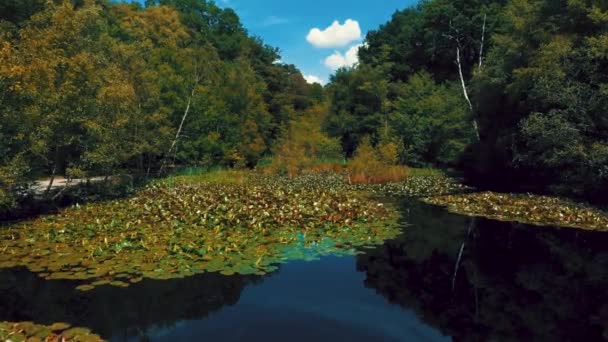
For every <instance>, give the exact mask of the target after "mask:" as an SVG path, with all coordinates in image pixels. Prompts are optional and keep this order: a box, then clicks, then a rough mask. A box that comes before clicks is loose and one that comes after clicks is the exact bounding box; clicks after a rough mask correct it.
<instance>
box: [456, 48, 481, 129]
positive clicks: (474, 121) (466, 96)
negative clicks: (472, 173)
mask: <svg viewBox="0 0 608 342" xmlns="http://www.w3.org/2000/svg"><path fill="white" fill-rule="evenodd" d="M456 64H457V65H458V74H459V75H460V83H461V85H462V92H463V94H464V98H465V100H467V104H468V105H469V110H470V111H471V115H472V116H473V128H474V129H475V136H476V137H477V141H481V138H480V137H479V125H478V124H477V119H476V118H475V113H474V111H473V104H472V103H471V100H470V99H469V92H468V91H467V85H466V83H465V81H464V75H463V73H462V64H461V63H460V47H457V48H456Z"/></svg>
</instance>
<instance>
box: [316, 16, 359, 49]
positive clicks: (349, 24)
mask: <svg viewBox="0 0 608 342" xmlns="http://www.w3.org/2000/svg"><path fill="white" fill-rule="evenodd" d="M359 39H361V28H360V27H359V22H358V21H356V20H352V19H347V20H346V21H345V22H344V24H340V22H339V21H337V20H336V21H334V22H333V23H332V24H331V25H330V26H329V27H327V28H326V29H325V30H323V31H321V30H320V29H319V28H316V27H315V28H313V29H312V30H310V32H309V33H308V36H306V40H307V41H308V42H309V43H311V44H312V45H314V46H315V47H318V48H337V47H344V46H346V45H348V44H350V43H351V42H353V41H355V40H359Z"/></svg>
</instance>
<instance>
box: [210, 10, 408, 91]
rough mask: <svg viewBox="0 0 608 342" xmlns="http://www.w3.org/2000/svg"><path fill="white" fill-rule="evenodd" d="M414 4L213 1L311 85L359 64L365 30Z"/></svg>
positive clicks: (378, 24)
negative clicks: (227, 9) (277, 51)
mask: <svg viewBox="0 0 608 342" xmlns="http://www.w3.org/2000/svg"><path fill="white" fill-rule="evenodd" d="M416 2H417V0H216V3H217V4H218V5H219V6H222V7H231V8H233V9H234V10H235V11H236V12H237V14H238V15H239V17H240V18H241V22H242V23H243V25H244V27H245V28H246V29H247V30H248V31H249V33H250V34H252V35H255V36H259V37H261V38H262V39H263V40H264V42H266V43H267V44H269V45H271V46H274V47H278V48H279V49H280V51H281V56H282V57H281V61H282V62H283V63H287V64H294V65H296V66H297V67H298V68H299V69H300V70H301V71H302V73H303V74H304V75H305V77H306V78H307V80H308V81H309V82H313V81H318V82H320V83H325V82H327V81H328V80H329V76H330V75H331V74H332V73H333V72H334V70H335V69H337V68H338V67H341V66H350V65H352V64H354V63H356V61H357V49H358V47H359V46H360V44H361V43H362V42H363V39H364V38H365V35H366V34H367V32H368V31H369V30H373V29H377V28H378V27H379V26H380V25H381V24H384V23H385V22H387V21H388V20H389V19H390V18H391V16H392V14H393V13H394V12H395V11H396V10H398V9H403V8H406V7H409V6H412V5H413V4H415V3H416Z"/></svg>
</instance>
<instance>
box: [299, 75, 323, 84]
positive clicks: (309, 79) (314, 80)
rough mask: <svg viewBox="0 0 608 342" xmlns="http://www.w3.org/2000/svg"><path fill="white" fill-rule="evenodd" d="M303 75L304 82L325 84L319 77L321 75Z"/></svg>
mask: <svg viewBox="0 0 608 342" xmlns="http://www.w3.org/2000/svg"><path fill="white" fill-rule="evenodd" d="M302 76H304V79H305V80H306V82H308V83H310V84H313V83H319V84H320V85H325V81H323V80H322V79H321V77H319V76H315V75H302Z"/></svg>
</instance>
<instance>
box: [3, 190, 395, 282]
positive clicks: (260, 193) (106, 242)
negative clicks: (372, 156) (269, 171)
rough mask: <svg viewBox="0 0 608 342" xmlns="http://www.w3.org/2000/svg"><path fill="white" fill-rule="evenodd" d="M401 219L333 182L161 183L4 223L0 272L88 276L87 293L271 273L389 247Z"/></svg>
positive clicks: (53, 275) (390, 211) (390, 210)
mask: <svg viewBox="0 0 608 342" xmlns="http://www.w3.org/2000/svg"><path fill="white" fill-rule="evenodd" d="M396 222H397V213H396V212H395V211H394V210H392V209H390V208H386V207H385V206H384V205H383V204H382V203H379V202H376V201H374V200H370V199H368V198H366V197H363V196H361V195H358V194H355V193H353V192H348V191H346V192H345V191H338V190H336V189H333V188H322V187H313V188H310V189H309V188H307V187H306V186H288V185H287V184H282V183H272V186H271V185H270V184H266V185H264V184H262V183H248V184H246V185H236V184H210V183H199V184H182V183H181V182H179V184H173V185H168V184H156V185H154V186H151V187H149V188H147V189H145V190H143V191H141V192H140V193H138V194H137V197H134V198H131V199H128V200H121V201H112V202H106V203H101V204H91V205H87V206H82V207H72V208H69V209H67V210H65V211H63V212H61V213H60V214H57V215H53V216H47V217H43V218H39V219H36V220H33V221H29V222H25V223H20V224H17V225H13V226H9V227H7V228H4V229H1V230H0V268H7V267H16V266H25V267H27V268H28V269H30V270H31V271H33V272H37V273H39V275H40V276H42V277H45V278H46V279H76V280H86V282H84V283H83V284H82V285H80V286H79V287H78V288H79V289H80V290H84V291H86V290H91V289H93V288H94V287H96V286H100V285H107V284H109V285H113V286H121V287H126V286H129V284H130V283H136V282H139V281H141V280H142V279H143V278H153V279H171V278H179V277H185V276H190V275H193V274H196V273H201V272H205V271H210V272H221V273H223V274H225V275H231V274H235V273H239V274H264V273H267V272H271V271H273V270H275V269H276V265H277V264H278V263H281V262H284V261H286V260H289V259H300V258H301V259H314V258H316V257H318V256H321V255H327V254H354V253H356V250H355V248H356V247H363V246H371V245H378V244H381V243H383V242H384V241H385V240H386V239H389V238H392V237H395V236H396V235H397V234H398V233H399V227H398V226H397V224H396Z"/></svg>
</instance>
